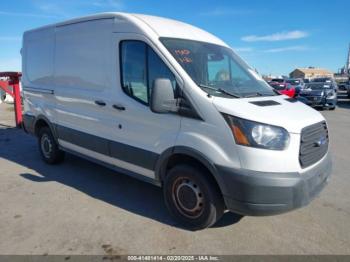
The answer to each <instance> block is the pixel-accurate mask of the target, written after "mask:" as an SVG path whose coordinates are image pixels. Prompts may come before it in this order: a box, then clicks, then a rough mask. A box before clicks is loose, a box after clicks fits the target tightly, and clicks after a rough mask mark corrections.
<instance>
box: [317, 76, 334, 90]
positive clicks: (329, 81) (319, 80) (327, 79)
mask: <svg viewBox="0 0 350 262" xmlns="http://www.w3.org/2000/svg"><path fill="white" fill-rule="evenodd" d="M311 83H324V84H329V85H332V86H333V87H334V88H335V89H336V91H337V92H338V89H339V88H338V84H337V82H336V81H335V80H334V78H332V77H319V78H314V79H312V81H311Z"/></svg>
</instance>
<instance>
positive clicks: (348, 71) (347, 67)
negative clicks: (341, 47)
mask: <svg viewBox="0 0 350 262" xmlns="http://www.w3.org/2000/svg"><path fill="white" fill-rule="evenodd" d="M344 69H345V70H344V71H345V72H344V73H345V74H347V75H350V44H349V50H348V57H347V60H346V64H345V68H344Z"/></svg>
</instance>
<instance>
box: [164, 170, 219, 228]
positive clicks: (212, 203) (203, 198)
mask: <svg viewBox="0 0 350 262" xmlns="http://www.w3.org/2000/svg"><path fill="white" fill-rule="evenodd" d="M163 192H164V198H165V203H166V205H167V207H168V209H169V211H170V213H171V214H172V215H173V216H174V217H175V218H176V219H177V220H178V221H179V222H180V223H181V224H183V225H184V226H185V227H187V228H190V229H203V228H207V227H210V226H212V225H213V224H215V223H216V222H217V221H218V220H219V219H220V218H221V216H222V215H223V213H224V210H225V207H224V201H223V199H222V195H221V193H220V191H219V189H218V188H217V185H216V183H215V181H214V180H213V179H211V177H209V176H208V174H206V172H205V171H202V170H201V169H198V168H194V167H192V166H189V165H178V166H175V167H173V168H172V169H171V170H170V171H169V172H168V174H167V176H166V177H165V181H164V185H163Z"/></svg>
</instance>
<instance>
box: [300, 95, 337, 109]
mask: <svg viewBox="0 0 350 262" xmlns="http://www.w3.org/2000/svg"><path fill="white" fill-rule="evenodd" d="M302 97H304V98H305V99H306V101H307V102H306V104H307V105H309V106H311V107H325V108H332V107H335V106H336V105H337V98H332V99H329V98H326V97H308V96H302Z"/></svg>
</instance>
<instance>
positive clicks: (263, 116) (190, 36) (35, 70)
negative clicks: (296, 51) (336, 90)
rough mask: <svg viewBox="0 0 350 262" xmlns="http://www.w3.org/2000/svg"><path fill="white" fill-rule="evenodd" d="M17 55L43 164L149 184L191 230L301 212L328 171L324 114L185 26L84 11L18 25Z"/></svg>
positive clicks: (27, 115) (217, 42)
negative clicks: (94, 169)
mask: <svg viewBox="0 0 350 262" xmlns="http://www.w3.org/2000/svg"><path fill="white" fill-rule="evenodd" d="M22 58H23V77H22V85H23V91H24V105H25V115H24V122H25V129H26V130H27V131H28V132H30V133H33V134H35V135H36V136H37V137H38V141H39V150H40V152H41V155H42V157H43V159H44V161H46V162H47V163H49V164H54V163H58V162H60V161H62V160H63V156H64V152H65V151H67V152H70V153H73V154H76V155H79V156H81V157H84V158H87V159H90V160H92V161H95V162H98V163H101V164H103V165H106V166H108V167H110V168H112V169H115V170H117V171H118V172H122V173H126V174H129V175H131V176H135V177H137V178H140V179H143V180H145V181H148V182H151V183H153V184H156V185H159V186H161V187H162V188H163V191H164V199H165V202H166V205H167V207H168V209H169V210H170V212H171V213H172V214H173V215H174V216H175V217H176V218H177V219H178V220H179V221H181V222H182V223H184V224H185V225H187V226H189V227H192V228H197V229H199V228H205V227H209V226H211V225H213V224H214V223H215V222H216V221H217V220H218V219H219V218H220V217H221V216H222V215H223V213H224V212H225V210H230V211H232V212H236V213H239V214H242V215H271V214H278V213H282V212H286V211H289V210H292V209H295V208H298V207H301V206H303V205H306V204H307V203H308V202H310V200H311V199H313V198H314V197H315V196H316V195H317V194H318V193H319V192H320V191H321V189H322V188H323V187H324V185H325V184H326V182H327V180H328V177H329V175H330V173H331V159H330V154H329V152H328V143H329V138H328V129H327V124H326V122H325V119H324V118H323V117H322V115H321V114H320V113H319V112H317V111H315V110H314V109H311V108H309V107H308V106H306V105H304V104H302V103H300V102H298V101H296V100H294V99H290V98H288V97H286V96H284V95H280V94H278V93H276V92H275V91H274V90H273V89H272V88H271V87H270V86H269V85H268V84H267V83H266V82H265V81H263V79H261V78H260V76H259V75H257V74H256V73H255V71H254V70H252V68H250V67H249V66H248V65H247V64H246V63H244V62H243V61H242V60H241V59H240V58H239V57H238V56H237V55H236V54H235V53H234V51H232V49H231V48H230V47H229V46H228V45H227V44H225V43H224V42H223V41H221V40H220V39H218V38H217V37H215V36H213V35H212V34H209V33H207V32H205V31H203V30H201V29H199V28H196V27H194V26H191V25H188V24H185V23H182V22H178V21H174V20H170V19H165V18H160V17H154V16H147V15H138V14H126V13H103V14H98V15H92V16H87V17H82V18H78V19H73V20H69V21H66V22H62V23H58V24H54V25H49V26H45V27H42V28H38V29H34V30H30V31H27V32H25V33H24V36H23V48H22Z"/></svg>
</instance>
